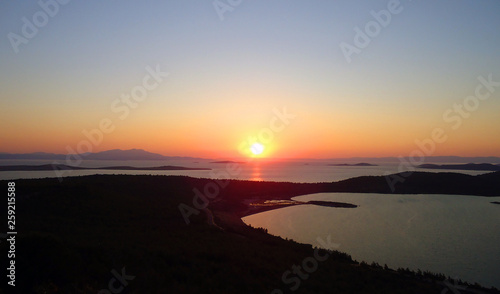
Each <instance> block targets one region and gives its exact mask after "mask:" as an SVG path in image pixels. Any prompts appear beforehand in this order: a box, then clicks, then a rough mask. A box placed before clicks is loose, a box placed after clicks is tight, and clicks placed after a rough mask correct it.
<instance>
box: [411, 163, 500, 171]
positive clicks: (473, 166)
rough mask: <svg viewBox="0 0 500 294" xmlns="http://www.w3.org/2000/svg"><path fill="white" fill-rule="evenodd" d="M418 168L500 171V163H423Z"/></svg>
mask: <svg viewBox="0 0 500 294" xmlns="http://www.w3.org/2000/svg"><path fill="white" fill-rule="evenodd" d="M417 167H418V168H427V169H450V170H477V171H500V164H496V165H495V164H491V163H467V164H441V165H439V164H421V165H419V166H417Z"/></svg>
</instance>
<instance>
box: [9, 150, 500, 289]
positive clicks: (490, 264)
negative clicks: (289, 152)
mask: <svg viewBox="0 0 500 294" xmlns="http://www.w3.org/2000/svg"><path fill="white" fill-rule="evenodd" d="M341 162H342V163H349V164H353V163H355V162H346V161H325V160H295V161H264V160H251V161H249V162H228V161H217V162H216V161H213V160H204V159H200V160H196V159H176V160H165V161H151V160H147V161H134V160H130V161H116V160H113V161H103V160H84V161H82V162H81V163H78V166H80V167H109V166H134V167H154V166H167V165H171V166H183V167H191V168H210V169H211V170H185V171H180V170H175V171H118V170H72V171H16V172H11V171H8V172H7V171H0V180H16V179H33V178H54V177H58V178H59V179H60V180H62V181H63V180H64V178H65V177H68V176H86V175H94V174H126V175H183V176H190V177H196V178H212V179H239V180H251V181H278V182H296V183H315V182H332V181H340V180H345V179H349V178H353V177H358V176H382V175H387V174H392V173H397V172H401V171H406V170H412V168H411V167H410V166H409V165H407V164H402V162H377V163H376V165H375V166H334V165H332V164H338V163H341ZM50 163H54V162H53V161H46V160H0V165H41V164H50ZM58 163H60V164H68V163H66V162H58ZM70 165H75V164H70ZM417 170H418V171H427V172H459V173H464V174H469V175H479V174H484V173H487V172H486V171H458V170H434V169H430V170H427V169H417ZM499 196H500V195H499ZM294 199H296V200H328V201H337V202H346V203H352V204H356V205H358V207H357V208H334V207H320V206H314V205H300V206H294V207H287V208H282V209H276V210H272V211H267V212H263V213H259V214H255V215H251V216H248V217H245V218H243V221H244V222H245V223H247V224H250V225H252V226H254V227H263V228H266V229H267V230H268V232H269V233H270V234H273V235H277V236H281V237H283V238H288V239H293V240H295V241H297V242H301V243H307V244H311V245H313V246H318V247H320V246H321V244H319V243H318V241H317V240H318V238H322V239H324V240H326V239H327V238H330V239H331V241H332V242H333V243H334V244H336V245H337V247H338V248H336V250H339V251H342V252H346V253H348V254H350V255H351V256H352V257H353V259H355V260H357V261H365V262H367V263H372V262H376V263H378V264H380V265H384V264H387V266H389V267H390V268H393V269H397V268H409V269H412V270H421V271H430V272H435V273H443V274H445V275H446V276H449V277H451V278H453V279H461V280H463V281H467V282H470V283H475V282H477V283H479V284H481V285H483V286H486V287H491V286H494V287H496V288H499V289H500V246H499V245H500V205H498V204H493V203H491V202H493V201H500V197H477V196H463V195H462V196H460V195H395V194H387V195H386V194H361V193H320V194H312V195H304V196H299V197H296V198H294Z"/></svg>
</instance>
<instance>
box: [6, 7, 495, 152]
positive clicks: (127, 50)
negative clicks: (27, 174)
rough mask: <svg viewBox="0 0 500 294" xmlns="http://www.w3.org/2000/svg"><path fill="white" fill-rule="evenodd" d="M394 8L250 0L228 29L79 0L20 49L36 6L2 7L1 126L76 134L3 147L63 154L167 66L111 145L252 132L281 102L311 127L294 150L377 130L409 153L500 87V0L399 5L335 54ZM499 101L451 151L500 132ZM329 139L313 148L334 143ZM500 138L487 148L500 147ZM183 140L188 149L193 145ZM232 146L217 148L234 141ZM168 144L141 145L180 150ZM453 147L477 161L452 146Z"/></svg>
mask: <svg viewBox="0 0 500 294" xmlns="http://www.w3.org/2000/svg"><path fill="white" fill-rule="evenodd" d="M42 2H44V3H45V2H47V1H42ZM49 2H50V1H49ZM221 2H223V3H227V1H222V0H221ZM390 2H391V1H307V2H306V1H248V0H243V1H241V4H239V5H237V6H236V7H233V10H232V11H229V12H226V13H224V20H221V19H220V18H219V15H218V14H217V12H216V9H215V8H214V5H213V2H211V1H140V2H139V1H76V0H73V1H70V2H69V3H68V4H65V5H60V6H59V11H58V12H57V14H56V15H55V16H54V17H50V18H49V21H48V23H47V24H46V25H45V26H44V27H41V28H39V30H38V32H37V34H36V35H35V36H34V37H33V38H32V39H29V41H28V43H27V44H21V45H19V52H18V53H15V52H14V50H13V47H12V44H11V42H10V41H9V37H8V34H9V33H15V34H18V35H22V33H21V29H22V26H23V21H22V18H23V17H26V18H28V19H29V20H32V17H33V15H34V14H36V13H37V12H38V11H40V10H41V8H40V6H39V4H37V1H16V2H2V3H1V4H0V36H1V38H2V41H1V42H0V52H1V56H2V58H1V59H0V88H1V89H2V90H1V92H0V95H1V102H0V103H1V106H2V107H1V108H2V110H0V114H1V116H2V117H3V119H2V123H4V124H5V123H7V124H9V125H12V126H14V127H15V128H18V129H19V132H21V131H22V132H28V133H40V132H47V134H48V136H49V137H50V136H63V135H65V134H69V133H71V134H75V135H74V136H69V139H68V142H64V141H62V140H59V143H58V144H59V145H57V146H56V145H51V144H47V143H45V142H44V140H42V141H40V143H39V144H40V146H36V144H32V145H31V146H29V147H28V146H27V143H28V142H29V141H27V140H26V139H23V140H20V139H19V138H18V137H16V136H13V135H12V134H11V133H2V132H0V138H1V139H3V140H9V141H12V142H13V143H12V144H11V145H9V147H8V148H6V149H7V150H4V151H14V150H13V149H21V150H24V151H29V150H30V149H43V150H46V151H61V150H64V145H66V144H74V143H75V142H77V141H78V136H77V135H76V134H80V133H81V130H82V129H85V128H91V127H92V125H95V123H96V121H98V120H99V119H100V118H102V117H106V116H109V115H110V114H109V105H110V104H111V103H112V101H113V100H114V99H116V98H117V97H119V95H120V93H123V92H127V91H130V88H132V87H133V86H134V85H136V84H137V83H138V81H140V80H141V79H142V77H143V76H144V74H145V68H146V67H147V66H155V65H157V64H160V65H161V66H162V68H163V69H164V70H165V71H168V72H169V73H170V74H171V75H170V76H169V78H168V84H165V85H161V87H160V88H158V89H157V90H155V91H154V93H152V94H151V95H150V98H148V100H147V101H146V102H145V103H144V104H142V105H141V107H140V108H139V109H138V110H137V111H136V112H135V113H134V116H131V118H130V119H128V120H127V121H126V122H123V127H122V128H121V130H123V134H121V133H117V134H115V135H114V139H113V140H112V139H110V142H113V143H114V144H115V145H121V144H122V143H123V144H124V145H127V144H131V145H133V144H132V143H130V142H128V141H126V140H124V139H123V140H122V139H120V138H122V137H120V136H125V133H126V131H125V130H130V132H131V133H135V132H139V130H140V129H141V128H152V127H153V125H156V126H157V125H158V124H160V125H163V126H165V127H164V128H165V130H166V131H169V132H170V131H172V129H171V127H169V126H171V125H175V124H177V123H178V122H187V124H190V123H189V122H190V121H192V120H193V119H194V118H196V120H198V121H199V123H193V125H192V128H193V130H190V129H189V128H188V127H186V129H185V131H184V136H186V135H185V134H186V133H189V132H192V133H193V134H196V135H197V130H198V129H199V128H200V126H207V125H208V127H210V129H211V130H212V132H215V131H214V130H215V129H221V128H222V129H221V132H222V131H227V132H229V133H232V132H235V133H237V132H238V130H236V129H234V130H233V129H225V128H224V127H223V126H225V125H228V124H231V125H239V126H240V127H241V132H242V133H244V132H246V131H248V129H250V128H252V127H254V128H256V129H258V128H260V126H262V125H263V124H265V122H266V121H267V120H268V119H269V115H270V113H271V109H272V108H273V107H282V106H284V105H286V106H288V107H289V108H291V109H295V110H296V112H297V113H298V114H299V117H301V118H302V121H301V122H300V123H299V125H297V126H296V129H295V130H292V131H290V132H289V134H288V135H286V134H285V135H283V136H284V137H286V136H289V137H290V138H288V140H289V141H287V142H288V143H287V144H297V143H296V142H299V141H301V140H302V139H303V138H306V137H307V134H306V133H312V134H314V135H315V136H320V137H321V136H326V137H328V136H330V135H331V134H335V136H337V138H339V139H338V140H348V139H347V138H346V137H345V135H342V134H343V132H344V131H345V132H346V133H350V134H354V133H359V134H360V136H368V135H369V134H370V133H372V132H373V130H372V129H371V127H376V128H377V130H378V131H380V132H381V133H382V135H383V137H384V141H387V140H389V141H390V140H391V139H390V138H393V140H394V142H387V144H388V145H389V144H396V145H397V146H399V147H400V149H399V150H400V152H403V153H404V152H406V150H410V149H411V144H412V141H413V140H414V139H415V138H416V137H419V136H420V137H422V136H425V134H426V133H427V132H429V131H430V130H431V129H432V128H433V127H435V126H436V125H439V124H442V118H441V115H442V113H443V111H444V110H445V109H447V108H449V107H450V106H451V105H453V103H455V102H460V101H461V100H462V99H463V98H464V97H466V96H467V95H470V94H471V93H472V92H473V91H474V88H475V87H476V85H477V83H478V82H477V77H478V76H480V75H487V74H490V73H492V74H493V76H494V77H498V78H497V80H500V53H499V52H500V50H499V48H500V47H499V45H500V34H499V33H498V29H499V28H500V17H498V15H500V2H498V1H486V0H484V1H432V2H431V1H401V2H400V4H399V6H400V7H401V9H402V11H401V12H400V13H398V14H396V15H392V16H391V21H390V23H389V25H388V26H387V27H385V28H382V29H381V31H380V33H379V34H378V35H377V36H375V37H373V38H372V40H371V42H370V44H369V45H368V46H367V47H366V48H363V49H362V50H361V52H360V53H359V54H354V55H352V61H351V62H350V63H348V62H347V61H346V59H345V57H344V54H343V53H342V51H341V49H340V47H339V45H340V44H341V43H342V42H346V43H349V44H353V39H354V37H355V31H354V28H355V27H359V28H362V29H363V28H364V27H365V25H366V24H367V23H368V22H370V21H373V16H372V15H371V14H370V12H371V11H372V10H373V11H376V12H378V11H380V10H383V9H387V6H388V3H390ZM498 95H499V94H498V92H497V93H496V99H489V100H488V101H487V103H488V104H486V102H485V103H484V104H483V105H487V107H484V106H481V107H480V108H479V109H478V110H477V111H476V112H475V116H476V118H477V119H475V121H474V122H471V123H470V124H469V125H470V127H469V128H470V129H467V128H465V127H464V129H463V130H459V131H460V132H457V133H456V134H457V135H456V136H455V137H456V138H457V139H455V140H456V142H455V144H459V143H460V142H462V141H465V140H473V139H474V138H473V137H471V134H473V133H474V130H475V129H477V128H479V127H480V128H481V129H483V130H484V132H486V134H484V136H488V137H490V138H493V137H495V136H498V135H500V132H499V128H500V127H498V126H499V125H500V122H499V119H498V115H497V114H498V110H499V109H500V102H499V100H500V99H498ZM214 113H217V116H215V115H214ZM235 113H236V114H235ZM476 113H477V115H476ZM33 117H37V121H38V122H39V125H38V126H35V125H36V124H37V123H36V121H34V119H33ZM216 118H220V122H217V121H216V120H217V119H216ZM388 118H391V119H388ZM471 121H472V120H471ZM370 122H371V123H370ZM252 123H254V124H255V126H250V124H252ZM395 124H398V127H394V125H395ZM320 125H321V126H322V127H320ZM326 125H334V126H336V129H335V130H332V129H329V128H326V127H325V126H326ZM485 126H487V127H486V128H485ZM161 130H163V129H158V131H161ZM346 130H347V131H350V132H347V131H346ZM403 130H406V132H405V131H403ZM403 133H404V134H403ZM245 135H246V134H242V135H241V136H243V137H244V136H245ZM177 136H183V135H182V134H178V135H177ZM214 136H215V137H217V136H219V135H214ZM331 136H332V137H331V138H330V139H329V140H326V141H325V142H323V143H321V142H319V143H318V144H320V143H321V144H326V143H327V142H331V141H333V140H336V139H335V138H336V137H335V136H333V135H331ZM343 136H344V137H343ZM233 137H234V138H236V137H237V135H233ZM233 137H231V138H233ZM292 137H294V138H295V139H293V138H292ZM498 137H500V136H498ZM459 138H461V139H459ZM16 140H18V141H16ZM234 140H238V139H234ZM495 140H496V141H495V142H493V143H491V144H493V145H492V146H486V147H484V146H483V147H484V148H483V149H484V150H483V149H481V150H482V151H480V153H484V152H486V151H485V150H494V149H495V148H496V147H500V142H499V141H498V139H495ZM178 141H183V142H184V143H183V144H184V145H182V144H181V145H182V146H185V145H186V144H188V141H186V139H185V138H184V139H183V138H180V137H179V138H178ZM223 141H224V140H223V139H220V141H217V140H214V141H213V142H211V143H210V144H228V142H223ZM484 141H486V139H484ZM16 142H17V143H16ZM162 142H163V141H162ZM169 142H170V141H169ZM189 142H191V143H193V144H197V143H196V142H197V141H196V140H192V139H190V140H189ZM293 142H295V143H293ZM354 143H355V142H354V141H353V142H352V144H354ZM235 144H236V143H235ZM111 145H112V144H111V143H110V145H106V144H105V145H102V146H101V148H103V149H106V148H107V147H113V146H111ZM58 146H59V147H58ZM168 146H171V144H167V143H166V142H164V143H161V142H160V143H158V144H156V145H151V146H143V147H148V148H152V149H155V150H156V151H158V152H160V151H162V150H164V151H163V152H160V153H176V152H180V150H173V149H169V147H168ZM318 146H319V145H318ZM35 147H36V148H35ZM105 147H106V148H105ZM116 147H119V146H116ZM137 147H140V146H137ZM162 148H163V149H162ZM380 148H382V147H380ZM471 148H472V147H471ZM227 149H230V147H227ZM345 149H346V150H347V147H346V148H345ZM315 150H316V151H315ZM339 150H344V149H342V148H340V147H338V148H337V149H335V148H333V149H332V151H331V152H330V153H331V155H330V153H328V148H320V147H317V148H316V149H314V148H312V149H311V150H310V151H304V152H305V153H308V154H315V153H314V152H317V153H318V156H334V155H335V154H336V153H335V152H340V151H339ZM377 150H378V149H377ZM445 150H446V152H450V153H461V152H463V153H464V154H465V153H467V155H472V154H473V153H474V150H472V149H470V150H463V151H461V150H460V149H456V148H455V149H454V148H453V145H451V146H448V147H447V148H445V149H443V153H445ZM33 151H35V150H33ZM196 152H197V151H196V149H192V150H189V151H188V153H190V154H193V155H196V154H195V153H196ZM200 152H201V151H200ZM214 152H215V151H214ZM342 152H343V153H342V154H346V155H347V154H348V152H346V151H345V150H344V151H342ZM360 152H362V151H360ZM364 152H365V153H366V151H364ZM391 152H394V151H391ZM339 154H340V153H339ZM352 155H353V156H354V155H360V156H361V155H387V154H382V153H377V152H374V153H373V154H352ZM394 155H396V154H394ZM496 155H500V154H496Z"/></svg>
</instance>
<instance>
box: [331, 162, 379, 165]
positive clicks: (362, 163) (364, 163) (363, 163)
mask: <svg viewBox="0 0 500 294" xmlns="http://www.w3.org/2000/svg"><path fill="white" fill-rule="evenodd" d="M329 166H378V165H377V164H371V163H366V162H361V163H355V164H349V163H333V164H329Z"/></svg>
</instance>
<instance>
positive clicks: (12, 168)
mask: <svg viewBox="0 0 500 294" xmlns="http://www.w3.org/2000/svg"><path fill="white" fill-rule="evenodd" d="M46 170H211V168H192V167H183V166H173V165H165V166H155V167H133V166H106V167H80V166H71V165H66V164H42V165H4V166H0V171H46Z"/></svg>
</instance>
